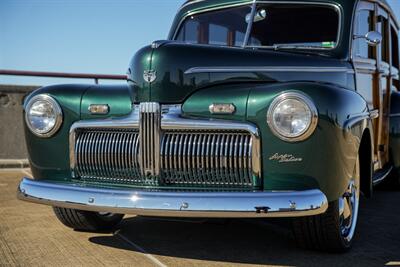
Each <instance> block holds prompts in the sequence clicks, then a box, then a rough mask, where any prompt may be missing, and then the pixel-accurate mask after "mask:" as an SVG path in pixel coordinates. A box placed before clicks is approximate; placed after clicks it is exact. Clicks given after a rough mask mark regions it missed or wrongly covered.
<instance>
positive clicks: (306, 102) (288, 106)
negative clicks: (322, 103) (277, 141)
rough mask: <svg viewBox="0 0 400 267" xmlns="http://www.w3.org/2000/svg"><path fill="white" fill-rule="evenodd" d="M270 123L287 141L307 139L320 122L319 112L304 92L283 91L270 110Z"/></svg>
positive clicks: (274, 131) (273, 130)
mask: <svg viewBox="0 0 400 267" xmlns="http://www.w3.org/2000/svg"><path fill="white" fill-rule="evenodd" d="M267 116H268V118H267V121H268V124H269V126H270V128H271V130H272V132H273V133H274V134H275V135H276V136H278V137H279V138H281V139H282V140H285V141H290V142H296V141H303V140H305V139H307V138H308V137H309V136H310V135H311V134H312V133H313V132H314V130H315V127H316V126H317V123H318V112H317V108H316V107H315V105H314V103H313V102H312V101H311V99H310V98H308V97H307V96H305V95H304V94H302V93H298V92H287V93H283V94H281V95H280V96H278V97H277V98H275V100H274V101H273V102H272V104H271V106H270V108H269V110H268V115H267Z"/></svg>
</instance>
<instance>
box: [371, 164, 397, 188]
mask: <svg viewBox="0 0 400 267" xmlns="http://www.w3.org/2000/svg"><path fill="white" fill-rule="evenodd" d="M392 170H393V166H392V165H390V166H387V167H384V168H382V169H380V170H379V171H377V172H375V173H374V175H373V176H372V183H373V184H374V185H377V184H379V183H381V182H382V181H383V180H385V179H386V177H388V175H389V174H390V172H391V171H392Z"/></svg>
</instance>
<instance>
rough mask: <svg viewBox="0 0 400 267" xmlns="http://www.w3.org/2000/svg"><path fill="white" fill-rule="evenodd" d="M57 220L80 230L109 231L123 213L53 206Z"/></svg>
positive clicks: (117, 222)
mask: <svg viewBox="0 0 400 267" xmlns="http://www.w3.org/2000/svg"><path fill="white" fill-rule="evenodd" d="M53 210H54V213H55V214H56V216H57V218H58V220H59V221H60V222H62V223H63V224H64V225H65V226H67V227H69V228H72V229H75V230H82V231H91V232H96V231H111V230H112V229H113V228H114V227H115V226H117V225H118V224H119V223H120V222H121V220H122V218H123V217H124V215H123V214H114V213H105V212H104V213H103V212H94V211H85V210H75V209H67V208H59V207H53Z"/></svg>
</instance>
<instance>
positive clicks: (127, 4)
mask: <svg viewBox="0 0 400 267" xmlns="http://www.w3.org/2000/svg"><path fill="white" fill-rule="evenodd" d="M389 1H390V2H391V3H393V4H394V5H393V9H394V10H396V11H397V13H398V15H397V16H398V18H399V19H400V0H389ZM183 2H184V0H0V69H17V70H37V71H58V72H85V73H106V74H124V73H125V72H126V69H127V66H128V63H129V60H130V58H131V57H132V55H133V54H134V53H135V51H136V50H138V49H139V48H140V47H142V46H145V45H147V44H150V43H151V42H152V41H153V40H159V39H165V38H166V37H167V34H168V31H169V28H170V26H171V23H172V20H173V18H174V15H175V13H176V11H177V10H178V8H179V6H180V5H181V4H182V3H183ZM59 82H76V81H71V80H68V81H67V80H65V79H43V78H23V77H5V76H0V84H5V83H12V84H37V85H42V84H50V83H59ZM85 82H86V81H85ZM88 82H90V81H88Z"/></svg>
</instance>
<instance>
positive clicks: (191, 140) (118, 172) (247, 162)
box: [74, 128, 258, 188]
mask: <svg viewBox="0 0 400 267" xmlns="http://www.w3.org/2000/svg"><path fill="white" fill-rule="evenodd" d="M144 138H151V137H140V138H139V131H137V130H132V129H130V130H128V129H97V128H96V129H90V128H89V129H85V128H80V129H76V130H75V146H74V155H75V156H74V172H75V177H76V178H81V179H83V180H86V181H99V182H105V181H106V182H112V183H125V184H134V185H149V184H151V185H160V186H188V187H191V186H192V187H193V186H207V187H213V186H214V187H215V186H218V187H246V188H252V187H255V186H257V185H258V179H256V178H255V177H254V175H253V171H252V166H253V162H252V153H253V144H252V136H251V135H250V134H249V133H248V132H245V131H199V132H197V131H196V132H194V131H185V130H181V131H170V130H168V131H164V132H163V135H162V138H161V144H160V148H159V153H160V165H159V167H160V174H159V175H158V176H157V175H150V176H149V175H143V173H144V172H143V171H142V170H141V166H154V159H149V160H150V161H151V164H153V165H151V164H150V165H141V164H140V160H139V158H140V157H139V155H140V153H143V152H139V151H140V147H141V146H140V141H141V140H150V141H151V139H144ZM146 143H147V144H149V145H150V146H149V147H148V151H154V150H155V148H156V146H155V145H154V143H149V142H146ZM153 153H157V152H153ZM142 155H144V154H142ZM153 155H154V154H153ZM150 158H151V157H150ZM143 160H144V158H143ZM147 163H149V162H147Z"/></svg>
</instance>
